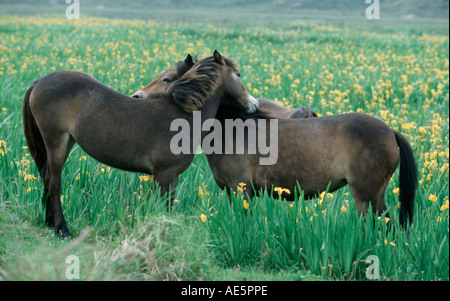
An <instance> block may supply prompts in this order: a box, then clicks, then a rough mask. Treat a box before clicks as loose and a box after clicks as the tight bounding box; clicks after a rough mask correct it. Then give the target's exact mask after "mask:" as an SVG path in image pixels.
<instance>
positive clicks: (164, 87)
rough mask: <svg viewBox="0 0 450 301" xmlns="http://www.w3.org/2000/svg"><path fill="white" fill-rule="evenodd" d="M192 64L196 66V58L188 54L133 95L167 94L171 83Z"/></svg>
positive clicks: (154, 95)
mask: <svg viewBox="0 0 450 301" xmlns="http://www.w3.org/2000/svg"><path fill="white" fill-rule="evenodd" d="M192 66H194V59H193V58H192V56H191V55H190V54H188V55H187V56H186V58H185V59H184V60H183V61H179V62H178V63H177V64H176V65H175V66H174V67H172V68H170V69H169V70H166V71H164V72H163V73H161V74H160V75H159V76H158V77H157V78H155V79H154V80H153V81H152V82H151V83H149V84H148V85H147V86H145V87H143V88H141V89H140V90H138V91H136V92H135V93H134V94H133V95H131V97H134V98H143V99H145V98H152V97H158V96H161V95H167V93H169V91H170V87H171V84H172V83H174V82H175V81H177V80H178V79H179V78H180V77H181V76H183V75H184V74H185V73H186V72H187V71H188V70H189V69H191V68H192Z"/></svg>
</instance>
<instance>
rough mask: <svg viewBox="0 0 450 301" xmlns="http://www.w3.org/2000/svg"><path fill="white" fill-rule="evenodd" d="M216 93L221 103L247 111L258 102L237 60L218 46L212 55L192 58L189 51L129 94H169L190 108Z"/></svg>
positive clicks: (186, 109)
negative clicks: (153, 78)
mask: <svg viewBox="0 0 450 301" xmlns="http://www.w3.org/2000/svg"><path fill="white" fill-rule="evenodd" d="M216 93H218V94H220V95H219V96H220V97H219V99H220V104H224V105H229V106H234V107H237V108H239V109H242V110H245V111H247V112H249V113H252V112H255V111H256V109H257V108H258V105H259V102H258V100H257V99H255V98H254V97H253V96H251V95H250V93H249V92H248V91H247V90H246V89H245V87H244V85H243V84H242V82H241V79H240V73H239V71H238V69H237V67H236V64H235V63H234V62H233V61H232V60H230V59H228V58H226V57H224V56H222V55H221V54H220V53H219V52H218V51H217V50H215V51H214V53H213V55H212V56H209V57H205V58H203V59H201V60H197V59H195V61H194V60H193V58H192V56H191V55H189V54H188V56H187V57H186V59H185V60H184V61H180V62H178V63H177V65H176V66H174V67H172V68H171V69H169V70H167V71H165V72H163V73H162V74H161V75H160V76H158V77H157V78H156V79H155V80H153V81H152V82H151V83H150V84H148V85H147V86H146V87H144V88H142V89H140V90H138V91H137V92H136V93H134V94H133V95H132V97H135V98H151V97H153V96H158V95H167V94H171V95H172V98H173V100H174V102H175V103H176V104H177V105H178V106H179V107H180V108H182V109H183V110H184V111H186V112H192V111H195V110H199V109H201V108H202V107H203V105H204V103H205V102H206V101H207V100H208V99H209V98H211V96H212V95H214V94H216Z"/></svg>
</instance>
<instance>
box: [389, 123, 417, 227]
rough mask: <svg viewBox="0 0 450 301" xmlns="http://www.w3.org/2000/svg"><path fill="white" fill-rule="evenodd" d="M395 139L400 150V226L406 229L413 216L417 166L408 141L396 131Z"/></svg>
mask: <svg viewBox="0 0 450 301" xmlns="http://www.w3.org/2000/svg"><path fill="white" fill-rule="evenodd" d="M394 133H395V139H396V140H397V144H398V147H399V148H400V178H399V186H400V187H399V188H400V225H401V226H402V227H403V228H404V229H406V227H407V225H408V223H407V221H409V223H410V224H411V223H412V220H413V216H414V197H415V195H416V188H417V166H416V162H415V161H414V153H413V150H412V148H411V146H410V145H409V143H408V141H407V140H406V139H405V137H403V135H402V134H400V133H399V132H397V131H394Z"/></svg>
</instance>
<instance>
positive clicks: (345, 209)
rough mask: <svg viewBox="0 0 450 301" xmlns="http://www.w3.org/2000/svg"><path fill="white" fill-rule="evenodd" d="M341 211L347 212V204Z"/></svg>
mask: <svg viewBox="0 0 450 301" xmlns="http://www.w3.org/2000/svg"><path fill="white" fill-rule="evenodd" d="M341 211H342V212H344V213H345V212H347V207H345V205H342V207H341Z"/></svg>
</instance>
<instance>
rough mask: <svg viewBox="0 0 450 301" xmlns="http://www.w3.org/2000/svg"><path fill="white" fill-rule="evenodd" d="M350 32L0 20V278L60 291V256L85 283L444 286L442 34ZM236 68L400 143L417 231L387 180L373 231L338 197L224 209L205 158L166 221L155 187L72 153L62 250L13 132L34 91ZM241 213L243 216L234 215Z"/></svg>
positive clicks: (277, 94) (273, 92) (301, 24)
mask: <svg viewBox="0 0 450 301" xmlns="http://www.w3.org/2000/svg"><path fill="white" fill-rule="evenodd" d="M439 24H440V25H439V30H435V29H433V28H431V27H430V26H424V27H422V26H421V24H420V22H419V23H417V26H414V25H411V24H407V25H405V26H402V25H401V24H399V25H392V26H379V27H377V26H375V27H371V26H362V28H355V27H354V26H348V25H346V24H341V26H338V27H337V26H335V25H333V26H331V25H327V23H326V22H312V21H289V22H283V23H282V24H281V25H279V26H270V27H269V26H264V25H261V24H259V23H256V25H254V24H252V23H249V22H247V23H246V25H245V26H242V25H239V26H230V25H227V26H224V25H211V24H210V23H201V22H186V21H176V22H157V21H152V20H121V19H103V18H97V17H95V18H94V17H87V16H83V17H82V18H81V19H80V20H67V19H66V18H64V16H61V15H50V16H27V17H23V16H20V17H19V16H1V17H0V89H1V91H2V96H1V97H0V164H1V170H0V280H65V279H66V269H67V267H68V264H67V263H66V258H67V256H68V255H76V256H78V257H79V259H80V265H81V268H80V279H81V280H119V279H125V280H367V276H366V269H367V268H368V267H369V264H367V263H366V262H365V260H366V258H367V257H368V256H370V255H374V256H377V257H378V258H379V262H380V279H381V280H448V279H449V209H448V202H449V184H448V183H449V170H448V167H449V112H448V111H449V71H448V70H449V50H448V47H449V38H448V36H447V35H445V34H441V32H442V31H444V32H445V31H447V32H448V23H447V25H445V24H443V23H439ZM214 49H218V50H219V51H220V52H222V53H224V54H226V55H228V56H229V57H231V58H233V59H235V60H236V61H237V62H238V64H239V69H240V72H241V74H242V80H243V82H244V84H245V86H246V87H247V89H248V90H249V91H250V92H251V93H252V94H253V96H255V97H265V98H270V99H274V100H277V101H279V102H280V103H281V104H283V105H285V106H287V107H289V108H293V107H296V106H308V107H310V108H312V109H313V110H315V111H316V112H318V113H319V114H321V115H323V116H324V115H331V114H339V113H344V112H364V113H367V114H370V115H372V116H375V117H377V118H379V119H381V120H383V121H384V122H386V124H388V125H389V126H390V127H392V128H393V129H396V130H398V131H400V132H401V133H403V134H404V135H405V136H406V137H407V139H408V140H409V141H410V143H411V145H412V147H413V149H414V153H415V156H416V163H417V165H418V169H419V180H420V185H419V188H418V191H417V198H416V203H415V212H416V214H415V218H414V224H413V226H412V227H411V228H410V230H409V231H408V232H405V231H403V230H402V229H401V228H400V227H399V225H398V172H396V173H395V175H394V177H393V178H392V180H391V182H390V184H389V187H388V189H387V193H386V203H387V206H388V211H389V214H390V216H391V219H392V222H393V227H394V231H390V232H387V231H385V230H386V224H385V220H384V219H383V218H382V219H375V220H373V219H372V218H367V219H366V220H363V219H359V218H358V217H357V216H356V209H355V205H354V202H353V199H352V197H351V194H350V193H349V190H348V188H343V189H341V190H338V191H336V192H334V193H333V194H323V195H321V197H319V198H317V199H314V200H305V199H304V198H303V197H302V195H301V193H300V194H299V196H298V198H299V201H296V202H293V203H288V202H285V201H283V200H280V199H278V197H277V196H276V195H275V196H269V195H266V196H262V197H258V198H256V199H255V200H253V201H252V202H250V203H244V202H243V199H242V196H241V195H238V196H237V197H236V198H235V199H233V206H230V205H229V203H228V201H227V200H226V196H225V195H224V193H223V192H222V191H221V190H220V189H219V188H218V187H217V185H216V184H215V182H214V180H213V178H212V176H211V172H210V170H209V167H208V164H207V160H206V157H205V156H204V155H203V154H202V155H198V156H197V157H196V158H195V160H194V162H193V163H192V165H191V167H190V168H189V169H188V170H187V171H186V172H185V173H183V174H182V176H181V177H180V180H179V184H178V189H177V192H176V196H175V199H176V201H175V204H174V206H173V208H172V210H171V211H170V212H168V211H167V210H166V207H165V200H164V199H162V198H160V197H158V196H156V195H155V194H153V193H152V191H151V189H150V187H151V181H152V178H151V177H147V176H146V175H142V174H135V173H129V172H124V171H120V170H116V169H112V168H109V167H107V166H104V165H101V164H100V163H98V162H96V161H95V160H93V159H92V158H90V157H89V156H88V155H86V154H85V153H84V152H83V151H82V150H81V149H80V148H79V147H75V148H74V150H73V151H72V153H71V155H70V157H69V160H68V162H67V163H66V165H65V168H64V172H63V191H62V205H63V210H64V214H65V217H66V220H67V221H68V226H69V229H70V230H71V232H72V233H73V234H74V235H75V239H74V240H71V241H67V240H65V241H62V240H60V239H59V238H57V237H54V235H53V231H52V230H51V229H49V228H47V227H46V226H45V225H44V215H45V212H44V211H43V206H42V204H41V203H40V200H41V195H42V184H41V179H40V178H39V176H38V172H37V170H36V166H35V164H34V162H33V161H32V159H31V157H30V155H29V153H28V150H27V148H26V142H25V138H24V135H23V130H22V120H21V105H22V98H23V95H24V93H25V91H26V90H27V88H28V87H29V86H30V85H31V84H32V83H33V81H34V80H36V79H38V78H40V77H42V76H44V75H46V74H48V73H50V72H53V71H57V70H66V69H68V70H79V71H82V72H85V73H87V74H89V75H92V76H94V77H95V78H97V79H98V80H100V81H101V82H103V83H105V84H107V85H109V86H111V87H113V88H115V89H116V90H118V91H120V92H122V93H125V94H131V93H132V92H134V91H136V90H137V89H139V88H140V87H141V86H144V85H145V84H147V83H148V82H150V81H151V80H152V79H153V78H155V77H156V76H157V75H158V74H159V73H160V72H162V71H164V70H166V69H168V68H169V67H172V66H173V65H174V64H175V63H176V62H177V61H179V60H180V59H182V58H184V57H185V56H186V54H187V53H191V54H198V55H199V57H203V56H206V55H210V54H212V51H213V50H214ZM245 211H248V212H251V213H250V214H245Z"/></svg>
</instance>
